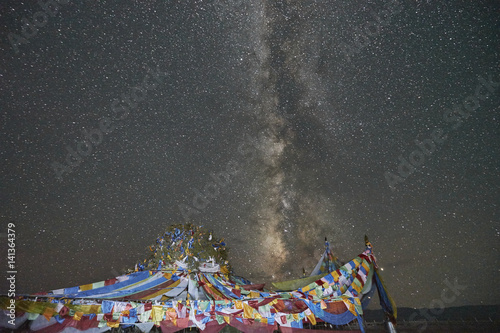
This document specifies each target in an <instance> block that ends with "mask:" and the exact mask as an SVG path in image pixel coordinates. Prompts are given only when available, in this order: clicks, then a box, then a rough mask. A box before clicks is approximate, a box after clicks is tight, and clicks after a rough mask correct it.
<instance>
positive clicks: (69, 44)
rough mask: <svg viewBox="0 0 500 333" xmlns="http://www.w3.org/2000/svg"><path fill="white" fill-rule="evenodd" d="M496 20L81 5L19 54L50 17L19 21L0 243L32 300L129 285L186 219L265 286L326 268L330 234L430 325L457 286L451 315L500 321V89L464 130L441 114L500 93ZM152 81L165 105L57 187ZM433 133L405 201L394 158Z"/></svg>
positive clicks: (442, 5) (147, 112)
mask: <svg viewBox="0 0 500 333" xmlns="http://www.w3.org/2000/svg"><path fill="white" fill-rule="evenodd" d="M391 6H392V7H391ZM394 6H395V7H394ZM391 8H392V10H393V12H392V13H391V14H389V15H388V16H387V11H390V10H391ZM395 9H396V10H395ZM498 10H499V6H498V3H497V2H495V1H477V2H474V3H469V2H465V1H464V2H459V3H456V4H449V3H447V2H444V1H432V2H420V1H419V2H405V3H403V2H401V3H400V4H399V5H397V4H396V5H394V4H392V5H391V2H383V1H368V2H367V1H354V2H352V3H350V4H346V3H345V2H337V1H227V2H222V1H189V2H188V3H185V2H183V1H174V2H162V1H145V2H142V1H141V2H136V1H128V2H125V3H124V2H119V1H110V2H106V3H92V4H91V3H87V2H86V3H85V4H77V3H70V4H67V5H61V8H60V11H59V13H57V15H55V16H54V17H51V16H50V17H48V22H47V24H46V25H45V26H43V27H41V28H39V31H38V33H37V34H36V35H35V36H33V37H31V38H29V43H24V44H22V45H20V46H19V53H15V52H14V51H13V49H12V47H11V45H10V43H9V40H8V33H9V32H11V33H17V34H20V30H21V25H22V20H21V19H22V18H23V17H26V18H28V19H29V20H31V19H32V17H33V15H34V14H35V13H36V12H38V11H40V7H39V6H38V5H37V4H36V3H31V2H26V1H6V2H4V3H3V4H2V5H1V7H0V13H1V14H0V18H1V19H0V21H1V22H2V23H1V25H2V28H3V29H2V44H1V47H2V56H1V57H2V64H3V66H2V69H1V72H0V82H1V85H0V90H1V92H2V99H1V102H0V103H1V104H0V109H1V114H2V123H1V126H2V127H1V140H2V141H1V142H2V150H1V153H0V154H1V155H0V163H1V165H2V168H1V171H2V174H1V184H2V191H1V196H2V197H1V206H0V207H1V211H0V213H1V219H2V223H3V224H2V225H4V227H2V228H4V230H0V232H1V233H3V235H5V233H6V225H7V222H9V221H15V224H16V229H15V230H16V250H17V252H16V265H17V267H18V274H17V289H18V292H19V293H33V292H38V291H47V290H52V289H58V288H64V287H70V286H75V285H81V284H87V283H91V282H96V281H100V280H103V279H107V278H111V277H113V276H115V275H118V274H121V273H122V272H123V271H124V269H126V268H131V267H133V266H134V264H135V263H136V261H137V260H139V259H142V258H144V257H145V256H146V254H147V251H146V247H147V246H148V245H149V244H151V243H153V242H154V240H155V239H156V236H157V235H158V234H160V233H161V232H162V231H163V230H164V229H165V228H166V227H167V226H168V225H169V224H171V223H179V222H185V221H186V219H185V217H186V216H189V220H190V221H191V222H193V223H195V224H198V225H203V226H205V227H206V228H208V229H212V230H214V232H215V233H216V234H217V235H219V236H220V237H224V238H225V241H226V243H227V244H228V246H229V247H230V249H231V250H230V255H231V263H232V266H233V268H234V270H235V273H237V274H239V275H242V276H245V277H248V278H249V279H251V280H253V281H255V282H269V281H271V280H280V279H289V278H298V277H300V276H301V275H302V269H303V268H304V269H306V271H310V270H311V269H312V268H313V266H314V265H315V264H316V262H317V260H318V257H319V255H320V254H321V251H322V250H323V249H324V244H323V243H324V237H325V236H326V237H328V240H329V241H330V244H331V245H332V249H333V251H334V252H335V254H336V255H338V256H339V258H340V259H341V260H343V261H348V260H350V259H352V258H353V257H355V256H356V255H357V254H359V253H360V252H362V251H363V250H364V241H363V237H364V235H365V234H367V235H368V236H369V237H370V240H371V241H372V243H373V245H374V251H375V255H376V256H377V259H378V262H379V266H381V267H382V268H384V271H383V274H384V277H385V280H386V284H387V287H388V289H389V291H390V292H391V294H392V295H393V297H394V298H395V300H396V303H397V304H398V305H400V306H416V307H426V306H429V304H430V302H431V301H432V300H433V299H439V298H440V295H441V292H442V291H443V290H446V288H448V287H447V284H446V282H445V281H446V280H448V281H454V280H455V279H456V280H457V281H458V283H460V284H461V285H467V289H466V291H465V292H464V293H462V294H461V295H459V296H458V297H457V298H456V300H454V302H453V303H451V304H446V306H460V305H476V304H494V303H498V301H497V300H496V294H495V293H494V292H492V290H491V288H492V286H495V285H497V284H498V283H500V280H499V277H498V276H499V274H498V273H499V269H498V264H499V262H498V258H499V253H498V245H499V236H500V231H499V208H498V198H499V197H500V193H499V192H500V191H499V184H500V179H499V177H500V176H499V175H500V172H499V165H500V163H499V162H500V159H499V158H500V151H499V143H500V136H499V128H500V126H499V124H498V119H499V118H498V111H499V108H498V105H499V103H498V102H499V98H498V97H499V91H500V88H498V89H497V88H495V86H494V83H491V84H490V86H489V88H488V87H485V86H483V88H481V89H482V90H481V92H482V93H485V92H487V91H488V92H489V94H488V97H487V98H484V100H481V101H480V105H479V107H477V108H476V109H475V110H474V112H472V113H471V114H470V116H468V117H462V115H461V114H459V113H455V114H454V115H455V116H460V117H461V118H460V119H461V121H462V122H461V125H460V126H458V127H457V128H452V126H451V124H450V123H447V122H446V120H450V118H449V117H448V118H446V116H445V117H444V115H446V112H447V111H446V109H449V108H452V106H453V105H455V104H457V103H463V101H464V100H466V98H467V97H468V96H471V95H472V96H473V95H474V92H475V90H476V88H477V86H478V85H479V84H480V81H479V80H478V76H481V77H483V78H485V79H487V80H492V81H493V82H499V81H500V75H499V68H498V59H499V54H498V50H499V46H500V45H499V36H498V28H499V25H498V22H499V14H498V13H499V11H498ZM384 11H385V12H384ZM384 13H385V14H384ZM377 15H378V19H380V15H386V16H385V21H384V26H383V27H381V28H380V31H377V32H376V33H373V34H372V36H369V37H368V39H365V40H364V43H365V44H364V46H363V47H360V48H359V50H358V51H359V52H357V53H352V54H350V55H349V56H346V53H345V49H343V48H342V46H341V45H346V44H349V45H353V44H354V42H355V36H357V35H359V31H360V30H359V29H358V28H360V29H364V27H366V26H367V24H370V23H373V22H375V21H376V20H377ZM371 29H375V28H373V26H372V28H371ZM361 31H364V30H361ZM373 31H375V30H372V32H373ZM147 68H149V69H151V70H153V71H157V70H158V71H160V72H161V74H159V81H155V82H156V86H155V87H154V88H152V89H150V90H148V91H147V96H146V97H145V98H144V99H143V100H142V101H139V102H137V107H136V108H135V109H133V110H132V111H131V112H130V114H128V116H127V117H125V119H123V120H122V121H121V122H120V123H119V124H118V126H117V128H116V129H115V130H114V131H113V132H111V133H107V134H104V135H103V137H102V142H101V143H100V144H99V145H98V146H93V151H92V153H90V154H89V156H86V157H83V158H82V160H81V162H80V164H79V165H77V166H75V167H74V168H73V169H72V171H71V173H65V174H63V175H62V179H61V180H58V179H57V178H56V175H55V172H54V170H53V167H52V166H51V164H52V163H53V162H58V163H65V158H66V155H67V150H66V147H67V146H70V147H72V148H73V149H76V147H77V144H78V142H80V141H81V140H82V130H84V129H85V130H87V131H88V130H92V129H97V128H99V122H100V120H101V119H102V118H103V117H106V116H109V117H113V116H116V114H115V113H114V112H113V110H112V107H111V105H112V102H113V100H114V99H115V98H118V99H121V96H122V95H124V96H125V97H127V96H128V97H130V88H131V87H134V86H138V85H141V84H142V82H143V80H144V78H145V77H146V75H150V72H149V74H148V69H147ZM150 79H151V78H150ZM150 82H153V81H150ZM489 89H491V91H490V90H489ZM122 105H124V104H122ZM445 118H446V119H445ZM457 119H458V118H457ZM436 128H441V129H444V130H445V131H446V135H447V137H446V139H445V140H443V142H442V143H439V144H438V143H436V144H435V145H436V147H435V149H434V151H433V152H432V153H431V154H429V155H425V156H424V159H425V160H424V161H423V163H422V165H420V166H418V167H417V168H416V170H415V172H413V173H411V174H410V175H408V176H407V177H406V178H405V177H402V178H400V179H401V181H400V182H399V183H397V184H396V185H395V190H391V188H390V186H389V184H388V181H387V180H386V178H385V176H384V174H385V173H386V172H387V171H389V172H391V173H393V174H394V175H398V170H397V169H398V165H399V164H400V160H399V157H400V156H402V157H403V158H405V159H408V158H409V156H410V155H411V153H412V152H413V151H415V149H418V148H417V144H416V143H415V140H417V141H418V140H420V141H422V140H425V139H429V138H431V137H432V132H433V130H435V129H436ZM231 168H232V169H231ZM227 170H230V171H232V173H229V171H227ZM399 176H401V175H399ZM214 177H215V178H217V177H219V181H220V182H219V183H218V184H219V185H218V188H215V187H214V186H213V184H212V185H208V184H210V183H212V182H214ZM221 177H222V178H221ZM223 177H226V178H223ZM223 180H224V181H226V180H229V181H228V182H223ZM204 191H205V199H201V200H200V198H199V197H198V198H197V197H196V196H197V195H198V194H197V193H200V192H204ZM206 191H209V192H206ZM193 201H195V202H193ZM183 210H184V213H183ZM2 242H3V243H5V244H6V238H2ZM2 249H5V250H4V252H5V253H6V252H7V250H6V249H7V247H6V245H5V246H4V245H2ZM471 277H472V278H471ZM4 280H5V279H4ZM2 283H4V284H1V285H0V286H2V292H3V291H4V290H5V288H6V284H5V281H4V282H2Z"/></svg>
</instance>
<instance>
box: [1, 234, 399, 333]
mask: <svg viewBox="0 0 500 333" xmlns="http://www.w3.org/2000/svg"><path fill="white" fill-rule="evenodd" d="M366 244H367V248H366V250H365V251H364V252H363V253H362V254H360V255H359V256H357V257H356V258H354V259H353V260H351V261H349V262H348V263H347V264H345V265H343V266H341V267H339V268H338V269H336V270H334V271H332V272H326V273H325V272H323V273H322V274H320V275H319V276H315V277H314V278H315V279H314V280H313V281H307V284H304V281H302V282H303V285H302V286H300V287H299V288H297V289H295V290H290V291H278V292H272V291H268V290H265V289H264V285H253V284H251V283H250V281H248V280H246V279H244V278H241V277H237V276H231V275H226V274H223V273H222V272H220V271H218V272H213V268H214V267H216V266H215V264H213V267H211V266H210V264H206V263H205V264H204V265H202V266H200V267H199V268H198V269H197V270H196V271H192V270H189V269H184V268H182V267H178V268H177V269H176V270H172V269H171V270H154V271H153V270H145V271H137V272H133V273H131V274H127V275H123V276H119V277H117V278H114V279H110V280H106V281H101V282H97V283H92V284H88V285H82V286H77V287H73V288H65V289H60V290H53V291H51V292H48V293H41V294H37V295H25V296H23V297H18V298H17V299H16V300H15V308H14V309H13V310H12V311H11V309H10V308H11V307H12V306H11V300H10V299H9V298H8V297H3V296H2V297H1V298H0V307H1V308H2V309H3V311H1V312H0V327H5V328H9V329H13V328H16V327H17V328H19V327H24V328H25V327H26V325H28V324H29V330H30V331H33V332H44V333H45V332H48V333H58V332H70V331H71V332H74V331H75V329H77V330H80V331H83V332H92V333H94V332H104V331H107V330H109V329H110V328H117V327H121V328H127V327H131V326H132V325H134V326H136V327H137V328H138V329H140V330H141V331H142V332H149V331H150V330H151V329H153V326H158V327H161V330H162V332H164V333H170V332H176V331H179V330H181V329H183V328H187V327H197V328H199V329H200V330H201V331H203V332H209V333H214V332H218V331H220V330H221V329H222V328H224V327H225V326H227V325H230V326H232V327H235V328H237V329H238V330H240V331H242V332H269V333H271V332H273V331H274V330H276V329H278V328H279V329H280V330H281V331H282V332H301V331H303V332H307V331H309V330H308V329H304V328H303V327H304V323H310V324H311V325H316V324H317V323H318V322H322V321H323V322H326V323H330V324H333V325H345V324H348V323H350V322H352V321H356V320H357V321H359V327H360V330H361V331H362V332H364V328H363V323H362V315H363V305H366V302H365V301H366V298H368V297H366V296H369V295H371V294H372V293H373V292H374V290H375V289H377V290H378V293H379V296H380V297H379V298H380V302H381V305H382V308H383V309H384V311H385V313H386V315H387V316H388V317H389V318H390V319H391V321H393V322H395V319H396V306H395V304H394V302H393V301H392V299H391V297H390V296H389V294H388V293H387V290H386V288H385V286H384V283H383V281H382V279H381V277H380V275H379V272H378V270H377V268H376V262H375V257H374V256H373V253H372V247H371V244H370V243H369V242H368V240H367V242H366ZM309 279H310V278H309ZM9 307H10V308H9ZM11 317H14V318H15V321H14V322H15V326H12V325H10V323H9V321H10V320H11ZM22 325H24V326H22Z"/></svg>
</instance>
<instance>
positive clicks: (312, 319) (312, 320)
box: [307, 313, 316, 325]
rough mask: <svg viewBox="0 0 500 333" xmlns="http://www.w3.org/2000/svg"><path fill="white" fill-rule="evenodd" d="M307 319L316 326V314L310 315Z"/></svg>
mask: <svg viewBox="0 0 500 333" xmlns="http://www.w3.org/2000/svg"><path fill="white" fill-rule="evenodd" d="M307 319H309V321H310V322H311V324H312V325H316V317H315V316H314V313H311V314H310V315H308V316H307Z"/></svg>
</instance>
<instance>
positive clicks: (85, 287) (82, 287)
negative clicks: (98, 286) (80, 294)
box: [80, 283, 92, 291]
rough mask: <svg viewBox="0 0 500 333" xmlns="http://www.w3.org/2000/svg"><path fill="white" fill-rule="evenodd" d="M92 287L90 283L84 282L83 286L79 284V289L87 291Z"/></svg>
mask: <svg viewBox="0 0 500 333" xmlns="http://www.w3.org/2000/svg"><path fill="white" fill-rule="evenodd" d="M91 289H92V283H91V284H84V285H83V286H80V291H87V290H91Z"/></svg>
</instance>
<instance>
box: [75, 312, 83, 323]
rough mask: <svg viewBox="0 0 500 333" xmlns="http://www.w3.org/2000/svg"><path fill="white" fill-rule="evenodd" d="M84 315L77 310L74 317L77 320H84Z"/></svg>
mask: <svg viewBox="0 0 500 333" xmlns="http://www.w3.org/2000/svg"><path fill="white" fill-rule="evenodd" d="M82 316H83V312H81V311H77V312H75V315H74V316H73V319H74V320H77V321H80V320H82Z"/></svg>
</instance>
